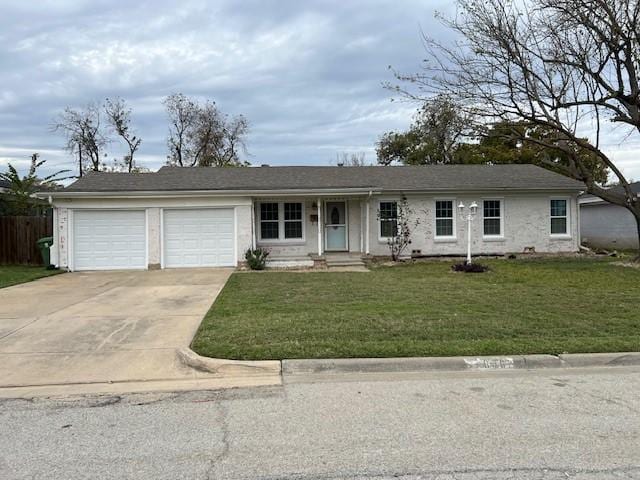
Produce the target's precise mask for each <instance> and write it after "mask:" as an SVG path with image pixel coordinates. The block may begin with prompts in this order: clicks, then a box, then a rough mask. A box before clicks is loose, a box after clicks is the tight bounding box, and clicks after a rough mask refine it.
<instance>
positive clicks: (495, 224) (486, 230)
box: [482, 200, 502, 237]
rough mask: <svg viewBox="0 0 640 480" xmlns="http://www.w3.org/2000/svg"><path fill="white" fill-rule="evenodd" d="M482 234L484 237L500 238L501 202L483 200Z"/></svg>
mask: <svg viewBox="0 0 640 480" xmlns="http://www.w3.org/2000/svg"><path fill="white" fill-rule="evenodd" d="M482 222H483V223H482V229H483V230H482V234H483V235H484V236H485V237H500V236H502V201H501V200H484V201H483V202H482Z"/></svg>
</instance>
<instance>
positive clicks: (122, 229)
mask: <svg viewBox="0 0 640 480" xmlns="http://www.w3.org/2000/svg"><path fill="white" fill-rule="evenodd" d="M146 257H147V227H146V216H145V211H144V210H74V212H73V269H74V270H108V269H111V270H114V269H143V268H147V259H146Z"/></svg>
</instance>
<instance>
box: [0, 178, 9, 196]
mask: <svg viewBox="0 0 640 480" xmlns="http://www.w3.org/2000/svg"><path fill="white" fill-rule="evenodd" d="M10 189H11V183H10V182H8V181H6V180H0V193H6V192H8V191H9V190H10Z"/></svg>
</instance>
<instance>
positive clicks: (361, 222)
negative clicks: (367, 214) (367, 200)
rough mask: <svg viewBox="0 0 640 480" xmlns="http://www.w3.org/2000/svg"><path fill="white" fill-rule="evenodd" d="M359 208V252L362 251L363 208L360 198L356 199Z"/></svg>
mask: <svg viewBox="0 0 640 480" xmlns="http://www.w3.org/2000/svg"><path fill="white" fill-rule="evenodd" d="M358 208H359V209H360V253H363V252H364V209H363V208H362V199H360V200H359V201H358Z"/></svg>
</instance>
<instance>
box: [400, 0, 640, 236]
mask: <svg viewBox="0 0 640 480" xmlns="http://www.w3.org/2000/svg"><path fill="white" fill-rule="evenodd" d="M458 6H459V10H458V14H457V15H456V16H455V18H452V19H444V18H443V19H442V20H443V21H444V23H445V24H446V25H447V26H448V27H450V28H451V29H452V30H453V31H454V32H456V33H457V34H458V37H459V38H458V40H457V41H455V42H454V43H452V44H443V43H439V42H437V41H435V40H433V39H430V38H428V37H426V36H424V42H425V47H426V50H427V53H428V57H429V58H428V59H427V61H426V62H425V64H424V67H423V70H422V71H421V72H419V73H417V74H414V75H398V78H399V79H401V80H406V81H409V82H411V83H412V84H413V85H414V86H417V89H415V88H414V89H411V88H404V87H403V88H399V87H398V89H399V90H401V91H402V92H403V93H404V94H406V95H409V96H410V97H412V98H414V99H418V100H420V99H425V98H428V97H431V96H432V95H434V94H439V93H440V94H446V95H450V96H452V97H453V98H456V99H457V100H458V101H459V103H460V104H461V105H463V108H465V109H471V108H472V109H474V110H477V111H479V112H481V113H482V115H483V116H484V118H485V119H488V120H489V121H492V122H494V121H502V122H513V121H517V122H520V124H521V125H523V124H524V125H529V126H531V127H543V128H546V129H548V131H550V132H553V135H547V136H546V137H545V138H535V137H527V136H524V137H521V138H520V140H521V141H523V142H529V143H533V144H537V145H540V146H542V147H545V148H547V149H550V150H555V151H557V152H559V153H560V154H562V155H564V156H566V158H568V162H567V164H566V165H563V166H562V171H563V173H564V174H566V175H568V176H571V177H573V178H575V179H577V180H579V181H582V182H584V183H585V184H586V186H587V190H588V192H589V193H592V194H594V195H597V196H599V197H601V198H603V199H604V200H606V201H608V202H611V203H613V204H616V205H620V206H623V207H625V208H627V209H628V210H629V211H630V212H631V213H632V214H633V215H634V217H635V218H636V222H637V226H638V236H639V237H640V201H639V199H638V197H637V195H636V194H634V193H633V191H632V190H631V188H630V186H629V182H628V180H627V179H626V177H625V176H624V175H623V174H622V172H621V171H620V169H619V168H618V166H617V165H616V164H615V163H614V161H613V160H612V159H611V158H610V157H609V156H608V155H607V154H606V153H605V152H604V151H603V149H602V148H601V146H600V137H601V136H602V134H603V129H602V125H603V122H604V121H606V120H608V121H610V122H613V123H614V124H617V125H621V126H626V127H627V129H628V135H637V134H638V133H640V23H639V19H640V3H639V2H638V0H531V1H528V2H513V1H510V0H485V1H482V2H477V1H475V0H459V1H458ZM525 130H526V129H525ZM521 131H522V129H521ZM585 132H586V134H585ZM511 133H512V134H513V135H514V136H517V135H518V131H517V130H516V129H514V131H513V132H511ZM585 137H587V138H590V140H586V139H585ZM576 147H578V148H576ZM577 149H580V150H584V151H588V152H592V153H593V155H594V156H595V157H596V158H597V159H598V161H600V162H602V164H603V165H604V166H606V168H608V169H609V170H610V171H611V172H612V173H613V175H614V176H615V177H616V179H617V181H618V182H619V183H620V185H622V187H623V188H622V189H620V190H608V189H605V188H603V187H602V185H600V184H599V183H598V182H597V181H596V179H595V178H594V176H593V174H592V172H593V169H590V168H588V166H587V165H585V164H584V162H583V160H582V159H581V158H580V156H579V155H577V154H576V150H577ZM555 167H556V168H559V166H558V165H557V164H556V165H555Z"/></svg>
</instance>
